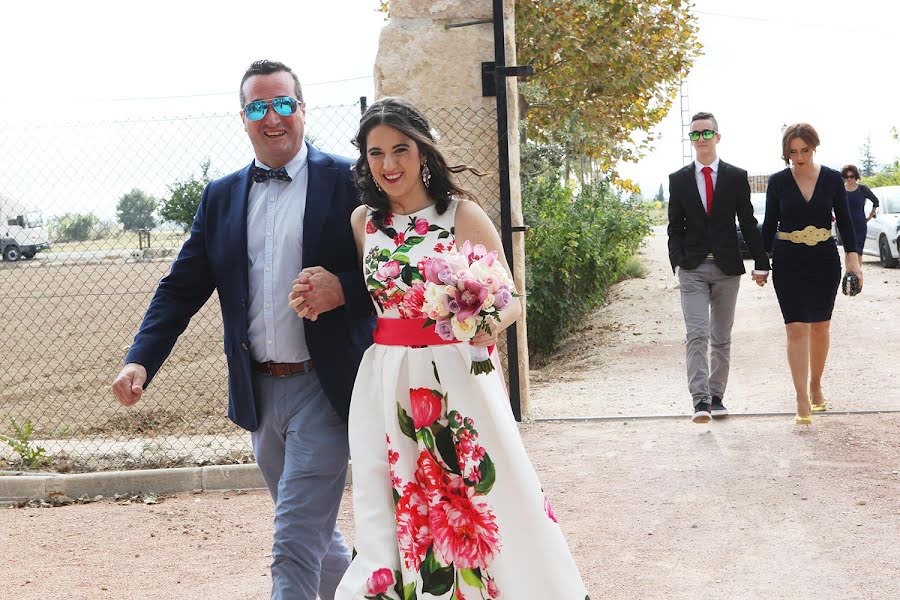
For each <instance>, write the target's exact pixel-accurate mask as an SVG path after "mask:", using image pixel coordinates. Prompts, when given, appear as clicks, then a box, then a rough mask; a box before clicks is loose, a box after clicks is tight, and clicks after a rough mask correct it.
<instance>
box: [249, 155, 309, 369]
mask: <svg viewBox="0 0 900 600" xmlns="http://www.w3.org/2000/svg"><path fill="white" fill-rule="evenodd" d="M255 164H256V166H258V167H262V168H265V169H268V168H270V167H269V166H268V165H264V164H263V163H261V162H260V161H259V160H256V161H255ZM285 168H286V169H287V172H288V175H290V176H291V181H289V182H288V181H281V180H277V179H269V180H267V181H264V182H262V183H256V182H253V184H252V185H251V186H250V197H249V201H248V206H247V261H248V266H249V274H250V306H249V309H248V314H247V317H248V322H249V327H248V333H249V339H250V357H251V358H252V359H253V360H255V361H257V362H268V361H272V362H280V363H297V362H302V361H305V360H309V349H308V348H307V347H306V337H305V333H304V329H303V319H301V318H299V317H298V316H297V313H295V312H294V311H293V310H292V309H291V308H290V307H289V306H288V301H289V300H288V294H290V293H291V284H292V282H293V280H294V279H296V277H297V275H298V274H299V273H300V270H301V269H302V268H303V215H304V214H305V212H306V192H307V188H308V187H309V185H308V184H309V169H308V161H307V148H306V144H303V146H302V147H301V149H300V152H298V153H297V156H295V157H294V158H293V159H292V160H291V161H290V162H289V163H288V164H286V165H285Z"/></svg>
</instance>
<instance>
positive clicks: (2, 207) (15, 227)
mask: <svg viewBox="0 0 900 600" xmlns="http://www.w3.org/2000/svg"><path fill="white" fill-rule="evenodd" d="M49 248H50V235H49V234H48V232H47V226H46V225H45V224H44V218H43V215H41V211H39V210H29V209H28V207H26V206H24V205H22V204H20V203H19V202H16V201H15V200H12V199H10V198H7V197H6V196H2V195H0V257H2V258H3V260H6V261H9V262H15V261H17V260H19V259H20V258H25V259H29V258H34V256H35V255H36V254H37V253H38V252H40V251H41V250H48V249H49Z"/></svg>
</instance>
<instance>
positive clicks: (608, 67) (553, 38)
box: [516, 0, 701, 189]
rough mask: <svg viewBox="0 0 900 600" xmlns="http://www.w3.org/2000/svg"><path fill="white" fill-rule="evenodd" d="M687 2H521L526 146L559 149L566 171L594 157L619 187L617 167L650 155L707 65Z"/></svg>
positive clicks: (518, 27)
mask: <svg viewBox="0 0 900 600" xmlns="http://www.w3.org/2000/svg"><path fill="white" fill-rule="evenodd" d="M690 10H691V4H690V2H689V1H688V0H607V1H605V2H597V1H596V0H554V1H549V0H520V1H519V2H516V40H517V51H518V62H519V64H530V65H532V66H534V70H535V76H534V77H532V78H531V79H529V80H527V81H525V82H523V83H522V84H521V85H520V88H519V90H520V92H521V93H522V94H523V96H524V97H525V98H526V100H527V102H526V107H527V113H526V117H527V127H526V134H527V137H528V139H531V140H536V141H538V142H554V143H556V144H559V145H560V146H562V147H563V148H564V151H565V154H566V157H567V162H571V161H573V160H579V159H580V157H582V156H586V157H588V158H590V159H591V161H592V164H593V165H595V166H596V168H597V169H598V170H599V171H601V172H603V173H607V174H609V176H610V178H611V180H612V181H613V183H615V184H616V185H618V186H619V187H623V188H627V189H634V185H633V184H631V182H629V181H623V180H621V179H620V177H619V175H618V173H617V171H616V167H615V166H616V164H617V163H618V162H619V161H620V160H628V161H635V160H637V159H639V158H640V157H641V156H643V155H644V154H645V153H646V151H647V150H649V149H650V147H651V145H652V143H653V141H654V137H653V135H651V134H649V133H643V134H642V135H641V136H635V134H636V133H639V132H649V131H650V130H651V129H652V128H653V127H654V126H655V125H657V124H658V123H659V122H660V121H661V120H662V118H663V117H664V116H665V115H666V113H667V112H668V111H669V108H670V106H671V104H672V101H673V100H674V98H675V95H676V92H677V90H678V85H679V82H680V81H681V79H682V78H683V77H684V76H686V75H687V73H688V71H689V69H690V67H691V66H692V64H693V61H694V59H695V58H696V57H697V56H699V53H700V49H701V46H700V43H699V42H698V40H697V36H696V21H695V18H694V17H693V15H692V14H691V12H690Z"/></svg>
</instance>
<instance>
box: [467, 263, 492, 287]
mask: <svg viewBox="0 0 900 600" xmlns="http://www.w3.org/2000/svg"><path fill="white" fill-rule="evenodd" d="M469 272H470V273H472V277H474V278H475V279H477V280H478V281H482V282H484V281H487V280H488V277H490V276H491V274H492V273H493V269H492V268H491V267H489V266H487V265H486V264H484V263H483V262H482V261H477V262H474V263H472V266H471V267H469Z"/></svg>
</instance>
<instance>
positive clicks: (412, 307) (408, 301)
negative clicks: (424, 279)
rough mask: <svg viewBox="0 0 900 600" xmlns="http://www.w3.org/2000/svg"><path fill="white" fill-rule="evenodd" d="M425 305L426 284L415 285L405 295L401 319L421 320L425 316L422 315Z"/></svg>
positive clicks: (401, 306)
mask: <svg viewBox="0 0 900 600" xmlns="http://www.w3.org/2000/svg"><path fill="white" fill-rule="evenodd" d="M423 304H425V284H424V283H414V284H413V285H412V287H410V288H409V289H408V290H406V293H405V294H403V301H402V302H400V318H402V319H421V318H422V317H423V316H424V315H423V314H422V305H423Z"/></svg>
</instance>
